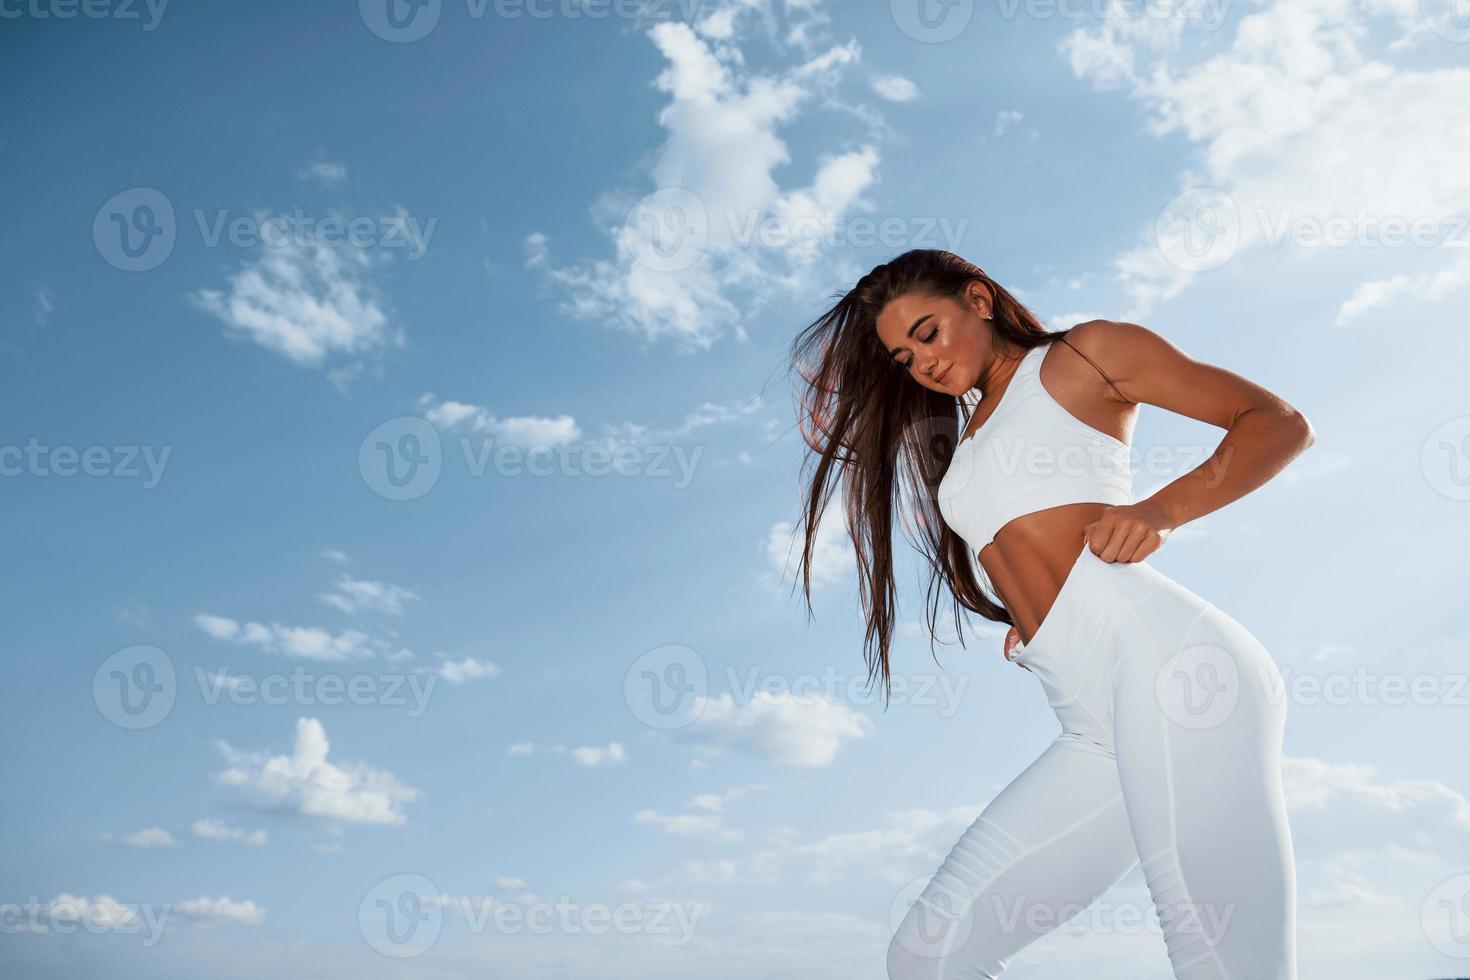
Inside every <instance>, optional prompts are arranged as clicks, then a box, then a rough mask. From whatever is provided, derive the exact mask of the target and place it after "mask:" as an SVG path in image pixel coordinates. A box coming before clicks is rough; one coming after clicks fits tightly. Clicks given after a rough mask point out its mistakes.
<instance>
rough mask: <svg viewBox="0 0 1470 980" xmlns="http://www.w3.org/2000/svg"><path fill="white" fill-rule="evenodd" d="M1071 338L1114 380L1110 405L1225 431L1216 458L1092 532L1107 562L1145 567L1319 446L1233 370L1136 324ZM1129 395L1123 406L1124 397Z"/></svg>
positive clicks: (1084, 327) (1116, 512)
mask: <svg viewBox="0 0 1470 980" xmlns="http://www.w3.org/2000/svg"><path fill="white" fill-rule="evenodd" d="M1068 339H1069V340H1071V341H1072V342H1073V344H1074V345H1075V346H1076V347H1077V348H1078V350H1080V351H1082V352H1083V353H1084V354H1086V355H1087V356H1088V357H1090V358H1092V359H1093V360H1094V361H1095V362H1096V363H1097V365H1098V367H1099V368H1100V369H1101V370H1102V371H1103V372H1104V373H1105V374H1106V375H1107V376H1108V377H1109V378H1111V379H1112V382H1113V388H1116V393H1115V392H1114V391H1113V388H1109V389H1108V394H1109V397H1111V398H1114V399H1117V400H1120V401H1121V400H1122V399H1127V400H1128V401H1129V402H1142V403H1145V404H1149V405H1157V406H1158V407H1160V408H1164V409H1168V410H1169V411H1171V412H1177V413H1179V414H1180V415H1186V416H1188V417H1189V418H1192V419H1198V420H1199V421H1201V422H1208V423H1210V424H1211V425H1217V426H1219V427H1220V428H1222V429H1225V430H1226V433H1225V437H1224V438H1223V439H1221V440H1220V444H1219V445H1218V446H1216V447H1215V451H1214V452H1213V453H1212V454H1211V455H1210V458H1209V459H1207V460H1205V461H1204V462H1203V463H1201V464H1200V465H1199V466H1197V467H1195V468H1194V469H1192V470H1190V471H1189V472H1188V473H1185V474H1184V475H1183V476H1181V477H1179V478H1178V479H1176V480H1174V481H1173V482H1171V483H1169V484H1168V485H1166V486H1164V487H1162V488H1160V489H1159V491H1158V492H1157V493H1155V494H1153V495H1152V496H1150V497H1148V498H1147V499H1145V500H1140V501H1139V502H1138V503H1136V504H1130V505H1127V506H1123V507H1111V508H1109V509H1108V510H1107V511H1105V512H1104V513H1103V515H1102V516H1101V517H1099V518H1098V519H1097V520H1096V521H1094V522H1093V523H1092V524H1090V525H1088V527H1087V541H1088V544H1089V545H1090V546H1091V547H1092V550H1093V553H1094V554H1096V555H1097V556H1098V557H1100V558H1102V559H1103V560H1104V561H1129V562H1133V561H1142V560H1143V559H1144V558H1146V557H1147V556H1148V555H1149V554H1151V553H1152V552H1154V551H1155V550H1157V549H1158V547H1159V546H1160V545H1161V544H1163V541H1164V538H1165V537H1166V536H1167V535H1168V533H1169V532H1170V531H1172V530H1173V529H1174V528H1176V527H1179V526H1180V525H1181V524H1185V523H1187V522H1189V521H1192V520H1194V519H1195V518H1197V517H1201V516H1203V515H1205V514H1208V513H1210V512H1211V511H1214V510H1218V509H1220V508H1221V507H1224V506H1225V505H1226V504H1228V503H1230V502H1231V501H1233V500H1237V499H1239V498H1240V497H1243V496H1245V495H1246V494H1248V493H1250V492H1251V491H1252V490H1254V489H1256V488H1257V487H1259V486H1261V485H1262V484H1264V483H1265V482H1266V481H1267V480H1269V479H1271V478H1272V477H1273V476H1275V475H1276V474H1277V473H1279V472H1281V471H1282V470H1283V469H1285V468H1286V464H1288V463H1290V462H1291V461H1292V460H1293V459H1295V458H1296V457H1297V456H1298V455H1299V454H1300V453H1301V452H1302V451H1303V450H1304V449H1306V448H1307V447H1308V446H1310V445H1311V444H1312V443H1313V442H1315V441H1316V438H1317V437H1316V433H1315V432H1313V430H1312V423H1311V422H1309V421H1307V417H1306V416H1305V415H1303V414H1302V413H1301V412H1299V411H1297V410H1296V409H1295V408H1294V407H1292V406H1291V405H1289V404H1287V402H1286V401H1285V400H1283V399H1282V398H1279V397H1278V396H1276V395H1274V394H1272V393H1271V392H1269V391H1267V390H1266V389H1265V388H1262V387H1261V386H1260V385H1258V384H1255V383H1254V382H1252V381H1249V380H1247V379H1246V378H1243V377H1241V376H1240V375H1238V374H1235V373H1234V372H1231V371H1227V370H1225V369H1224V368H1220V367H1215V366H1214V365H1211V364H1205V363H1202V362H1200V361H1196V360H1194V359H1193V358H1191V357H1189V356H1188V355H1187V354H1185V353H1184V352H1183V351H1181V350H1180V349H1179V348H1177V347H1175V346H1174V345H1173V344H1172V343H1170V342H1169V341H1168V340H1165V339H1164V338H1163V337H1161V336H1159V335H1158V334H1156V333H1154V332H1153V331H1152V330H1149V329H1148V328H1146V327H1141V326H1139V325H1138V324H1136V323H1120V322H1117V321H1113V320H1090V321H1088V322H1087V323H1083V324H1078V325H1077V326H1076V327H1074V328H1073V329H1072V332H1071V333H1070V334H1069V335H1068ZM1120 395H1121V398H1120V397H1119V396H1120Z"/></svg>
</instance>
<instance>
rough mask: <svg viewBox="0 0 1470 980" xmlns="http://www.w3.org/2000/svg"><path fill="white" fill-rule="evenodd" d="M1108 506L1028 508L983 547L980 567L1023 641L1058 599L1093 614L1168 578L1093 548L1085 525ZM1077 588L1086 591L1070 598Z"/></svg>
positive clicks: (1141, 594) (1143, 563) (1144, 564)
mask: <svg viewBox="0 0 1470 980" xmlns="http://www.w3.org/2000/svg"><path fill="white" fill-rule="evenodd" d="M1108 506H1110V505H1107V504H1097V503H1083V504H1070V505H1066V506H1063V507H1057V508H1053V509H1051V510H1047V511H1042V512H1038V513H1034V514H1028V515H1026V516H1025V518H1022V519H1018V520H1016V521H1013V522H1011V524H1008V525H1007V526H1005V527H1003V528H1002V529H1001V531H1000V533H998V534H997V535H996V536H995V538H994V539H993V540H992V541H991V542H990V543H989V544H987V545H986V546H985V547H984V548H982V549H981V551H980V553H979V559H980V565H981V568H982V569H983V570H984V571H985V575H986V578H987V579H988V580H989V582H990V585H991V587H992V590H993V591H994V592H995V594H996V597H997V598H998V599H999V600H1000V602H1001V604H1002V605H1003V606H1004V607H1005V609H1006V611H1007V612H1008V613H1010V616H1011V621H1012V622H1013V623H1014V624H1015V626H1016V630H1017V632H1019V633H1020V634H1021V638H1022V641H1023V642H1027V643H1029V642H1030V640H1028V639H1027V637H1031V638H1033V639H1034V638H1035V636H1036V634H1037V632H1038V631H1039V630H1040V628H1041V627H1042V626H1043V625H1044V624H1045V623H1046V621H1047V620H1048V619H1049V618H1050V615H1051V611H1052V610H1053V609H1056V608H1057V606H1058V604H1059V601H1060V600H1063V599H1068V600H1069V601H1071V602H1072V604H1074V605H1075V604H1077V603H1078V602H1079V601H1081V602H1082V603H1083V604H1085V605H1088V606H1091V607H1092V608H1093V609H1094V610H1095V613H1096V615H1095V616H1094V617H1093V618H1097V616H1104V615H1108V614H1110V613H1111V612H1113V611H1116V610H1117V609H1119V608H1122V607H1125V606H1128V605H1132V604H1133V603H1134V602H1137V601H1139V600H1140V599H1142V598H1143V597H1144V596H1146V595H1149V594H1151V593H1152V592H1154V591H1155V590H1156V589H1157V588H1158V587H1159V586H1160V585H1162V584H1164V583H1166V582H1171V581H1172V580H1171V579H1169V578H1167V576H1165V575H1164V574H1163V573H1161V572H1159V571H1158V570H1157V569H1155V568H1154V567H1153V566H1151V565H1149V564H1148V562H1147V561H1138V562H1128V561H1111V562H1110V561H1105V560H1103V558H1102V557H1101V556H1099V555H1097V554H1096V553H1095V552H1094V551H1093V550H1092V548H1093V546H1092V544H1091V543H1089V542H1088V541H1087V540H1086V538H1085V534H1084V531H1085V529H1086V528H1087V526H1088V525H1089V524H1091V523H1093V522H1094V521H1096V520H1097V518H1098V517H1099V516H1100V515H1101V514H1102V512H1103V511H1104V510H1106V509H1107V508H1108ZM1078 592H1082V593H1085V595H1084V596H1083V597H1082V598H1081V599H1080V600H1079V599H1073V598H1072V594H1075V593H1078Z"/></svg>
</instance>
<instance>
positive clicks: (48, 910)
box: [20, 892, 144, 933]
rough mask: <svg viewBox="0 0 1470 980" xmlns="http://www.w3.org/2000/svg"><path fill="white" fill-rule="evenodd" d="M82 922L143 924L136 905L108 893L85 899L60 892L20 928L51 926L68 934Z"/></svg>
mask: <svg viewBox="0 0 1470 980" xmlns="http://www.w3.org/2000/svg"><path fill="white" fill-rule="evenodd" d="M82 924H86V925H87V926H89V927H91V928H94V929H120V930H121V929H134V928H140V927H142V926H143V925H144V923H143V916H142V915H140V913H139V910H138V908H137V907H136V906H134V905H124V904H122V903H121V902H119V901H117V899H115V898H113V897H112V896H111V895H98V896H97V897H96V898H87V897H86V896H85V895H73V894H71V893H70V892H62V893H60V894H59V895H57V896H56V897H55V898H53V899H51V901H49V902H47V903H46V904H45V905H43V906H41V907H40V908H39V909H38V910H37V912H36V919H35V921H34V922H27V923H25V924H24V925H22V926H20V928H22V929H24V930H25V931H27V932H50V931H51V930H52V929H53V928H55V929H56V931H58V932H63V933H71V932H77V931H79V926H81V925H82Z"/></svg>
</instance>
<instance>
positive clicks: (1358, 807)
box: [1282, 758, 1470, 864]
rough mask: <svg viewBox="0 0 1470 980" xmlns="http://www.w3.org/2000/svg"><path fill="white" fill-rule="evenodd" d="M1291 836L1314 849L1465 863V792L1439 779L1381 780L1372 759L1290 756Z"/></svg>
mask: <svg viewBox="0 0 1470 980" xmlns="http://www.w3.org/2000/svg"><path fill="white" fill-rule="evenodd" d="M1282 781H1283V783H1284V785H1285V788H1286V801H1287V806H1288V807H1290V809H1291V823H1292V836H1293V839H1295V840H1296V841H1297V847H1298V849H1299V850H1302V851H1304V852H1306V853H1308V854H1311V853H1314V852H1321V853H1328V854H1336V853H1338V852H1344V851H1345V852H1349V853H1352V852H1367V851H1373V850H1378V849H1382V848H1389V849H1391V850H1394V851H1396V852H1398V853H1405V852H1418V853H1421V854H1423V855H1426V856H1438V857H1441V858H1443V859H1445V860H1449V861H1451V862H1453V863H1458V864H1467V863H1470V800H1466V798H1465V796H1464V795H1463V794H1462V793H1460V792H1459V791H1458V790H1456V789H1454V788H1452V787H1450V786H1448V785H1446V784H1445V783H1443V782H1441V781H1439V780H1437V779H1404V780H1385V779H1383V778H1382V777H1380V776H1378V774H1377V771H1376V769H1375V768H1374V767H1373V766H1370V765H1365V764H1361V763H1332V762H1325V761H1323V760H1321V759H1312V758H1287V759H1286V760H1285V761H1284V763H1283V766H1282Z"/></svg>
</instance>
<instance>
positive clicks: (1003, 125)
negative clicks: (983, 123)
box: [995, 109, 1026, 136]
mask: <svg viewBox="0 0 1470 980" xmlns="http://www.w3.org/2000/svg"><path fill="white" fill-rule="evenodd" d="M1025 118H1026V114H1025V113H1024V112H1022V111H1021V110H1019V109H1002V110H1000V111H999V112H997V113H996V114H995V135H996V136H1004V135H1005V132H1006V130H1007V129H1010V128H1011V126H1013V125H1015V124H1016V123H1018V122H1020V121H1021V120H1022V119H1025Z"/></svg>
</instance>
